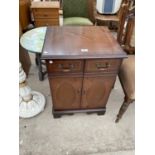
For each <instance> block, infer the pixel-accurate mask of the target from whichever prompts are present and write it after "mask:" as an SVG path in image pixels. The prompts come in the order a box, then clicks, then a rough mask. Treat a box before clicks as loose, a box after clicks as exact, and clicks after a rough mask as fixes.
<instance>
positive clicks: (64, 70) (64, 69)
mask: <svg viewBox="0 0 155 155" xmlns="http://www.w3.org/2000/svg"><path fill="white" fill-rule="evenodd" d="M62 71H63V72H70V71H71V69H70V68H63V70H62Z"/></svg>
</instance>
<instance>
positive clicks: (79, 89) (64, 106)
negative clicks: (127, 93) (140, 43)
mask: <svg viewBox="0 0 155 155" xmlns="http://www.w3.org/2000/svg"><path fill="white" fill-rule="evenodd" d="M125 57H126V54H125V52H124V51H123V50H122V49H121V47H120V46H119V45H118V43H117V41H116V40H115V39H114V38H113V36H112V35H111V33H110V31H109V30H108V29H107V28H106V27H98V26H83V27H82V26H81V27H78V26H77V27H68V26H67V27H48V28H47V32H46V37H45V42H44V47H43V53H42V56H41V58H42V59H43V60H45V61H46V66H47V72H48V78H49V85H50V89H51V97H52V105H53V116H54V117H55V118H57V117H61V115H63V114H73V113H75V112H87V113H93V112H95V113H97V114H98V115H100V114H104V113H105V111H106V104H107V101H108V98H109V95H110V92H111V90H112V88H113V86H114V83H115V80H116V76H117V74H118V72H119V68H120V65H121V62H122V60H123V58H125Z"/></svg>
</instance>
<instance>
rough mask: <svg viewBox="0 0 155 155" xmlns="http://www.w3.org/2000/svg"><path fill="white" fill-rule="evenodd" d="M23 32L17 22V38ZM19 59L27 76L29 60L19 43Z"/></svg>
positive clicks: (29, 65)
mask: <svg viewBox="0 0 155 155" xmlns="http://www.w3.org/2000/svg"><path fill="white" fill-rule="evenodd" d="M22 34H23V32H22V28H21V24H20V22H19V38H20V37H21V35H22ZM19 61H20V62H21V63H22V66H23V69H24V71H25V73H26V75H27V76H28V73H29V70H30V67H31V60H30V56H29V54H28V53H27V52H26V50H25V49H24V48H23V47H22V46H21V45H20V44H19Z"/></svg>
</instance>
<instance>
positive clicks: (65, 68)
mask: <svg viewBox="0 0 155 155" xmlns="http://www.w3.org/2000/svg"><path fill="white" fill-rule="evenodd" d="M46 64H47V70H48V73H77V72H79V73H82V72H83V64H84V63H83V61H82V60H47V61H46Z"/></svg>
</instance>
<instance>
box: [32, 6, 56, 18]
mask: <svg viewBox="0 0 155 155" xmlns="http://www.w3.org/2000/svg"><path fill="white" fill-rule="evenodd" d="M32 11H33V15H34V18H59V10H58V9H48V8H46V9H44V8H39V9H38V8H37V9H33V10H32Z"/></svg>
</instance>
